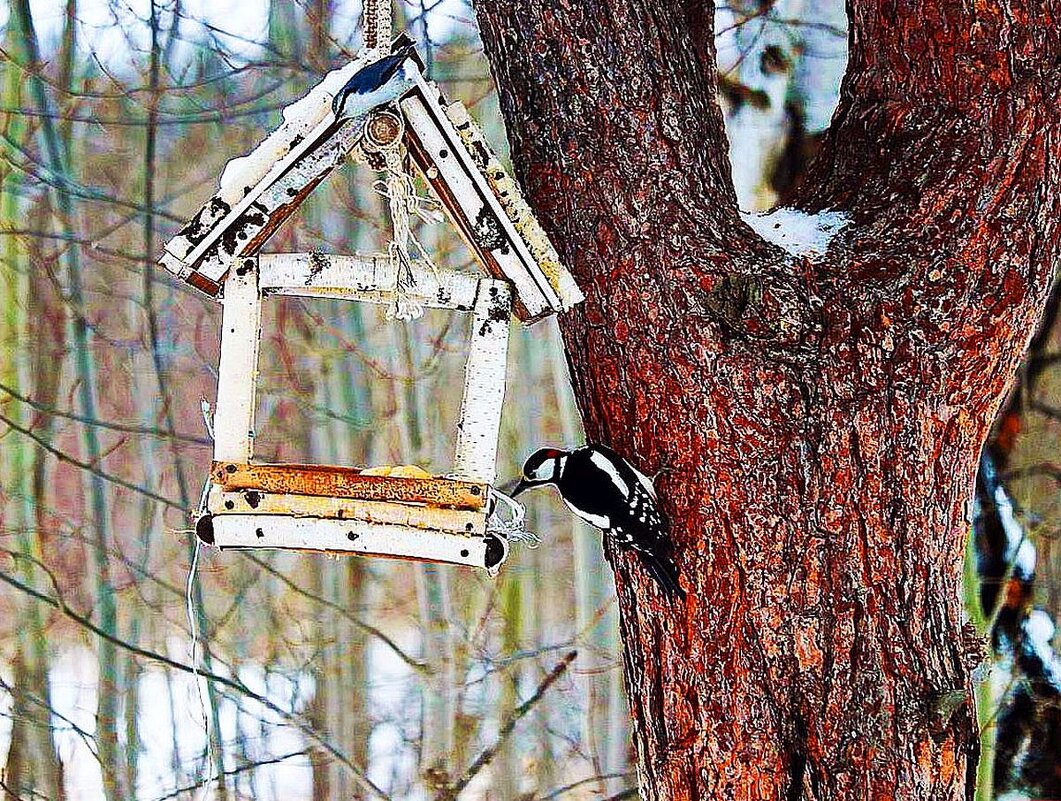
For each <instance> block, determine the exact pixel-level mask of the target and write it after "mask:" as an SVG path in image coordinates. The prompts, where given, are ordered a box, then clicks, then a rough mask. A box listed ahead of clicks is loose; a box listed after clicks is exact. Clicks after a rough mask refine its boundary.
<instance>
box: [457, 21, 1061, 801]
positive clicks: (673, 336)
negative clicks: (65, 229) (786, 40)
mask: <svg viewBox="0 0 1061 801" xmlns="http://www.w3.org/2000/svg"><path fill="white" fill-rule="evenodd" d="M1059 5H1061V4H1059V3H1058V2H1057V0H1041V1H1040V2H1029V3H1008V4H998V5H995V6H991V7H989V8H985V6H984V5H983V4H981V5H978V6H975V8H974V4H973V2H971V0H956V1H955V2H949V3H934V2H928V0H923V1H919V0H853V2H849V5H848V8H849V16H850V24H851V34H850V42H851V54H850V67H849V71H848V75H847V76H846V77H845V80H844V84H843V90H842V93H841V100H840V107H839V109H838V111H837V114H836V117H835V118H834V123H833V127H832V129H831V130H830V132H829V134H828V136H827V138H826V141H825V144H824V146H823V148H822V153H821V155H820V156H819V158H818V160H817V162H816V164H815V165H814V166H813V167H812V168H811V171H810V174H809V176H808V178H807V180H806V181H805V182H804V184H803V186H802V187H801V188H800V189H798V190H797V192H796V195H795V204H796V205H797V206H798V207H799V208H802V209H804V210H805V211H807V212H809V213H813V212H817V211H821V210H837V211H842V212H844V213H846V214H847V215H848V217H849V218H850V220H851V223H850V224H849V225H848V226H846V227H845V228H844V229H843V230H842V231H841V232H840V233H839V234H838V235H837V236H836V237H835V238H834V239H833V241H832V242H831V244H830V246H829V248H828V250H827V252H826V253H825V254H824V255H822V256H820V257H814V258H810V257H806V256H794V255H791V254H789V253H786V252H784V251H782V250H780V249H779V248H777V247H775V246H773V245H771V244H769V243H768V242H766V241H765V240H763V239H761V238H760V237H759V236H758V235H757V234H755V233H754V232H753V231H752V230H751V229H750V228H749V227H748V226H746V225H745V224H744V223H743V222H742V221H741V218H740V216H739V214H738V210H737V207H736V201H735V198H734V194H733V189H732V186H731V184H730V178H729V167H728V163H727V160H726V148H727V143H726V139H725V133H724V130H723V126H722V118H721V114H720V112H719V109H718V106H717V103H716V101H715V93H716V77H715V61H714V45H713V25H712V19H713V8H712V7H711V5H710V4H706V3H693V2H685V3H677V4H675V3H671V2H666V1H665V0H615V2H609V3H599V2H591V0H567V1H566V2H563V3H559V2H557V3H548V4H546V3H541V2H535V1H533V0H505V2H502V1H501V0H478V2H477V12H478V16H479V21H480V27H481V30H482V36H483V41H484V43H485V45H486V51H487V55H488V57H489V58H490V61H491V64H492V66H493V69H494V74H495V77H496V78H497V82H498V86H499V89H500V96H501V104H502V111H503V113H504V116H505V120H506V123H507V126H508V133H509V137H510V140H511V144H512V154H513V162H514V164H515V167H516V170H517V173H518V175H519V176H520V178H521V179H522V183H523V185H524V187H525V188H526V190H527V193H528V196H529V199H530V201H531V203H532V204H533V206H534V207H535V209H536V211H537V213H538V214H539V216H540V218H541V219H542V222H543V224H544V225H545V227H546V229H547V230H548V232H549V233H550V235H551V236H552V238H553V241H554V243H555V244H556V245H557V247H558V249H559V250H560V252H561V254H562V255H563V256H564V257H565V259H566V260H567V262H568V265H569V266H570V267H571V268H572V270H573V272H574V273H575V275H576V277H577V278H578V279H579V282H580V284H581V286H582V288H583V290H584V291H585V293H586V296H587V300H586V303H585V304H584V305H583V306H582V307H580V308H579V309H578V310H576V311H574V312H572V313H569V314H568V315H566V316H565V319H564V320H563V321H562V329H563V335H564V341H565V346H566V348H567V354H568V360H569V363H570V366H571V374H572V379H573V383H574V385H575V392H576V397H577V398H578V402H579V405H580V408H581V411H582V415H583V418H584V422H585V426H586V432H587V436H588V437H589V438H590V439H591V440H594V441H600V442H604V443H607V444H609V445H611V446H613V447H615V448H616V450H618V451H619V452H621V453H623V454H625V455H627V456H628V457H630V458H632V459H633V461H634V462H635V463H636V464H637V465H638V466H639V467H640V468H641V469H642V470H644V471H645V472H647V473H652V472H655V471H656V470H658V469H659V468H661V467H667V468H668V470H667V472H666V473H665V474H664V475H663V476H662V477H661V479H660V482H659V484H660V488H661V495H662V496H663V498H664V501H663V503H664V508H665V509H666V511H667V512H668V513H669V515H670V517H671V519H672V521H673V524H674V529H675V536H676V538H677V540H678V543H679V561H680V564H681V567H682V572H683V576H684V580H685V582H686V586H687V589H689V590H690V595H689V599H688V602H687V604H686V606H685V608H683V609H678V608H675V607H672V606H669V605H668V604H667V603H666V602H664V601H663V600H662V599H661V598H660V597H659V595H658V594H657V593H656V592H655V590H654V589H652V583H651V580H650V579H648V578H646V577H645V576H644V575H643V574H642V573H641V572H640V569H639V568H638V567H637V566H636V564H635V563H634V562H633V561H628V560H627V559H626V558H625V557H623V556H618V557H616V558H615V559H614V560H613V561H614V566H615V569H616V584H617V588H618V594H619V599H620V612H621V630H622V635H623V642H624V665H625V674H626V682H627V688H628V695H629V699H630V705H631V716H632V719H633V732H634V740H635V744H636V746H637V752H638V761H639V773H640V779H641V788H642V793H643V795H644V796H645V797H647V798H653V799H697V798H703V799H708V798H731V799H748V800H749V801H751V800H752V799H755V800H756V801H757V800H758V799H764V798H777V799H798V798H806V799H815V800H816V801H817V799H860V800H861V799H869V798H895V799H900V801H914V799H917V801H921V799H937V798H938V799H958V798H963V797H967V795H968V794H971V793H972V791H973V788H972V778H971V772H975V761H976V757H977V748H978V739H977V732H976V727H975V722H974V721H975V717H974V715H973V714H972V709H971V701H970V699H971V694H970V678H969V673H970V668H971V667H972V666H973V665H974V664H976V662H977V661H978V660H979V659H980V649H979V644H978V642H976V640H975V638H974V637H973V636H972V633H971V631H969V630H968V629H967V628H966V627H965V626H964V625H963V615H962V609H961V602H960V597H961V596H960V582H961V574H962V553H963V548H964V544H965V541H966V539H967V537H968V526H969V521H968V507H967V504H968V501H969V499H970V498H971V495H972V482H973V477H974V475H975V470H976V463H977V456H978V453H979V450H980V448H981V446H982V444H983V442H984V439H985V437H986V434H987V431H988V427H989V425H990V422H991V420H992V419H993V417H994V414H995V412H996V411H997V408H998V406H999V404H1000V402H1001V399H1002V396H1003V393H1004V392H1005V389H1006V387H1007V386H1008V385H1009V383H1010V381H1011V379H1012V377H1013V375H1014V372H1015V369H1016V366H1017V364H1018V361H1019V358H1020V355H1021V353H1022V351H1023V350H1024V348H1025V347H1026V345H1027V342H1028V340H1029V338H1030V337H1031V335H1032V333H1033V329H1034V327H1035V322H1036V320H1037V319H1038V316H1039V314H1040V312H1041V308H1042V305H1043V303H1044V301H1045V298H1046V293H1047V288H1048V284H1049V281H1050V277H1051V275H1052V274H1053V271H1054V268H1055V266H1056V264H1057V261H1058V249H1059V225H1058V220H1061V213H1059V212H1061V208H1059V205H1061V202H1059V199H1061V192H1059V189H1061V174H1059V171H1061V167H1059V165H1061V158H1059V156H1061V110H1059V108H1058V106H1057V104H1056V100H1055V98H1056V97H1057V96H1058V95H1059V94H1061V92H1059V90H1061V66H1059V64H1061V62H1059V56H1061V43H1059V37H1061V33H1059V31H1061V25H1059V24H1058V23H1059V22H1061V20H1059V19H1058V17H1059Z"/></svg>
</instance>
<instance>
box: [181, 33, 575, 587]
mask: <svg viewBox="0 0 1061 801" xmlns="http://www.w3.org/2000/svg"><path fill="white" fill-rule="evenodd" d="M406 41H408V40H405V39H404V37H400V38H399V40H397V41H396V42H395V44H394V46H393V48H392V52H393V51H396V50H397V49H398V48H399V47H400V46H401V45H402V44H404V42H406ZM370 61H371V57H369V56H365V57H361V58H359V59H357V60H355V61H353V62H351V63H350V64H348V65H346V66H344V67H342V68H340V69H338V70H335V71H333V72H331V73H329V74H328V75H327V76H326V77H325V78H324V80H322V81H321V82H320V83H319V84H318V85H317V86H316V87H314V88H313V89H312V90H310V92H309V93H308V94H306V95H305V96H304V97H303V98H301V99H300V100H298V101H296V102H295V103H293V104H292V105H290V106H288V107H287V108H286V109H284V112H283V122H282V124H281V125H280V126H279V127H278V128H277V129H276V130H275V131H274V132H273V133H272V134H270V135H269V136H268V137H267V138H266V139H265V140H264V141H263V142H262V143H261V144H260V145H258V147H257V148H255V149H254V151H252V152H251V153H250V154H248V155H246V156H243V157H240V158H237V159H234V160H232V161H230V162H229V164H228V165H227V166H226V168H225V170H224V173H223V174H222V176H221V180H220V186H219V190H218V192H217V194H216V195H215V196H214V197H213V198H211V199H210V200H209V201H208V202H207V203H206V204H204V205H203V207H202V208H201V209H200V210H199V212H198V213H197V214H196V215H195V216H194V217H193V218H192V219H191V221H190V222H188V224H186V225H185V226H184V228H182V229H181V230H180V232H179V233H178V234H177V235H176V236H174V237H173V239H171V240H170V241H169V243H167V245H166V248H165V252H164V253H163V255H162V257H161V259H160V263H161V264H162V266H164V267H165V268H166V269H167V270H169V271H170V272H171V273H173V274H174V275H175V276H177V277H178V278H179V279H181V280H183V281H185V282H186V283H188V284H189V285H190V286H192V287H194V288H195V289H196V290H198V291H200V292H202V293H204V294H205V295H207V296H208V297H210V298H213V299H215V300H217V301H218V302H220V303H221V304H222V319H221V356H220V363H219V365H218V390H217V400H216V405H215V411H214V457H213V465H212V469H211V472H210V478H209V488H208V492H207V494H206V503H205V508H204V509H203V510H201V516H200V518H199V521H198V524H197V526H196V532H197V534H198V536H199V538H200V539H201V540H203V541H204V542H207V543H209V544H212V545H215V546H217V547H219V548H273V549H289V550H306V551H324V552H330V553H349V554H363V555H372V556H386V557H395V558H403V559H415V560H423V561H431V562H446V563H453V564H463V565H472V566H476V567H482V568H486V569H488V570H496V569H497V567H498V566H499V565H500V564H501V563H502V562H503V561H504V560H505V558H506V556H507V552H508V543H507V541H506V540H505V539H504V537H503V536H499V535H498V534H496V533H492V532H491V531H490V528H489V517H490V514H491V512H492V509H491V508H490V506H491V498H492V494H491V485H492V484H493V482H494V479H495V469H496V467H495V463H496V458H497V443H498V433H499V427H500V423H501V406H502V402H503V399H504V391H505V374H506V358H507V350H508V333H509V323H510V320H511V317H512V316H513V314H515V315H516V316H517V317H518V318H519V319H520V320H521V321H522V322H524V323H526V324H529V323H532V322H535V321H537V320H540V319H542V318H544V317H546V316H549V315H551V314H555V313H557V312H559V311H563V310H566V309H568V308H570V307H571V306H572V305H574V304H576V303H578V302H580V301H581V300H582V295H581V293H580V292H579V290H578V287H577V285H576V284H575V282H574V280H573V279H572V277H571V275H570V274H569V273H568V272H567V270H566V269H565V268H564V267H563V265H562V264H561V262H560V259H559V257H558V256H557V254H556V252H555V250H554V249H553V247H552V245H551V244H550V243H549V240H548V238H547V237H546V235H545V234H544V232H543V231H542V229H541V227H540V226H539V224H538V222H537V220H536V219H535V218H534V215H533V213H532V212H531V210H530V208H529V207H528V206H527V204H526V203H525V202H524V200H523V198H522V196H521V194H520V192H519V189H518V187H517V186H516V184H515V183H514V182H513V181H512V179H511V178H510V177H509V175H508V173H507V172H506V171H505V169H504V168H503V167H502V165H501V163H500V161H498V159H497V157H496V156H495V155H494V153H493V151H492V150H491V149H490V148H489V146H488V144H487V143H486V140H485V138H484V137H483V135H482V133H481V132H480V131H479V129H478V127H477V126H476V125H475V123H474V122H473V121H472V120H471V117H470V116H469V115H468V112H467V111H466V110H465V109H464V107H463V106H462V105H460V104H459V103H452V104H450V103H447V102H446V100H445V98H444V96H443V95H442V93H441V91H440V90H439V88H438V87H437V86H436V85H435V84H433V83H432V82H430V81H428V80H426V79H425V78H424V77H423V75H422V72H421V70H422V68H423V67H422V64H421V63H420V62H419V61H417V60H416V59H415V57H413V56H411V57H410V59H409V63H408V64H407V66H408V67H409V68H410V69H413V70H415V80H414V81H413V85H412V86H411V88H410V89H408V91H406V92H405V93H404V94H403V95H402V96H400V97H397V98H395V99H394V101H393V102H391V103H388V104H386V105H385V106H382V107H378V108H376V109H373V110H371V111H369V112H367V113H366V114H364V115H362V116H361V117H355V118H353V119H340V120H336V119H335V117H334V116H333V114H332V111H331V100H332V98H333V96H334V95H335V93H336V92H338V91H339V90H340V89H341V88H342V87H343V86H344V85H345V83H346V82H347V81H348V80H349V79H350V77H351V76H353V75H354V74H355V73H356V72H357V71H358V70H359V69H361V68H362V67H364V66H366V65H367V64H369V63H370ZM398 139H400V144H401V147H402V152H403V153H407V154H408V157H409V161H411V163H412V164H413V165H414V166H415V168H416V169H417V171H418V172H419V173H420V174H421V175H422V176H423V178H424V180H425V182H426V183H427V184H428V185H429V186H430V187H431V188H432V190H433V192H434V193H435V195H436V196H437V198H438V200H439V201H440V203H441V205H442V207H443V209H444V210H445V212H446V216H447V217H448V220H449V222H450V223H451V224H452V225H453V226H454V227H455V228H456V230H457V231H458V232H459V233H460V235H461V237H462V238H463V239H464V240H465V241H466V242H467V244H468V246H469V248H470V250H471V252H472V253H473V254H474V255H475V257H476V259H477V261H478V263H479V265H480V266H481V267H482V270H483V273H482V274H472V273H465V272H456V271H452V270H441V269H433V270H428V269H424V268H422V267H418V266H417V265H415V264H413V265H412V266H409V265H405V267H406V268H408V272H409V273H410V275H404V276H402V275H399V272H400V268H399V267H398V266H396V264H395V262H394V259H393V258H391V257H390V256H389V255H386V254H383V255H368V256H366V255H324V254H319V253H273V254H269V253H263V252H262V248H263V246H264V245H265V244H266V242H267V241H268V240H269V238H270V237H271V236H272V234H274V233H275V232H276V231H277V230H278V228H279V227H280V225H281V224H282V223H283V222H284V221H285V220H287V219H288V218H289V217H290V216H291V214H292V213H293V212H294V211H295V209H297V208H298V206H299V205H300V204H301V203H302V202H303V201H304V200H305V198H306V197H307V196H308V195H309V194H310V192H312V190H313V189H314V188H315V187H316V186H317V185H319V184H320V183H321V181H323V180H324V178H325V177H327V175H328V174H329V173H330V172H331V171H332V170H333V169H334V168H335V167H336V166H337V165H338V164H339V163H340V162H341V161H342V160H343V159H344V158H345V157H346V156H347V155H348V154H350V153H351V152H352V151H354V150H355V148H357V149H360V151H361V152H362V153H368V154H371V153H372V152H374V151H377V152H378V151H379V149H380V148H386V147H388V146H391V145H392V144H395V140H398ZM370 163H371V162H370ZM410 278H411V281H410V280H409V279H410ZM271 295H299V296H304V297H314V298H338V299H343V300H349V301H352V302H362V303H394V302H395V300H396V298H397V297H398V296H399V295H401V296H402V297H404V298H405V299H406V300H408V301H411V302H414V303H416V304H418V305H419V306H420V307H424V308H436V309H448V310H451V311H453V312H456V313H461V314H466V315H470V316H471V318H472V325H471V337H470V342H469V345H468V358H467V365H466V370H465V381H464V395H463V398H462V401H461V407H460V417H459V422H458V429H457V437H456V447H455V454H454V462H453V469H452V471H451V472H450V473H448V474H447V475H445V476H426V477H423V476H416V475H413V476H409V475H399V476H396V475H378V474H374V473H376V472H377V471H372V470H370V471H367V472H366V471H365V470H362V469H358V468H354V467H349V466H326V465H300V464H259V463H257V462H255V461H254V458H253V457H254V412H255V387H256V378H257V373H258V343H259V340H260V337H261V319H262V303H263V302H264V301H267V300H268V298H269V296H271ZM395 324H396V325H397V324H400V323H397V322H396V323H395Z"/></svg>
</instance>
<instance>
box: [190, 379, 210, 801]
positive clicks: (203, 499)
mask: <svg viewBox="0 0 1061 801" xmlns="http://www.w3.org/2000/svg"><path fill="white" fill-rule="evenodd" d="M199 408H200V410H201V411H202V413H203V424H204V425H205V426H206V433H207V434H209V435H210V439H214V427H213V425H212V423H211V414H210V401H208V400H207V399H206V398H205V397H203V396H200V398H199ZM209 495H210V479H209V478H207V480H206V481H204V482H203V491H202V492H201V493H199V509H198V516H200V517H201V516H202V515H204V514H206V511H207V510H206V504H207V499H208V498H209ZM192 536H194V537H195V552H194V553H193V554H192V564H191V567H189V568H188V584H187V586H186V587H185V592H184V611H185V614H186V615H187V618H188V632H189V633H190V634H191V666H192V681H194V682H195V691H196V693H197V694H198V695H199V711H200V712H201V713H202V715H203V731H204V732H206V777H205V778H204V779H203V785H202V791H201V793H200V795H199V801H204V799H205V798H206V794H207V793H208V792H209V791H210V785H212V784H213V783H214V781H215V780H217V778H218V777H217V776H216V775H215V774H214V738H213V726H212V718H211V716H210V710H209V708H208V707H207V704H206V698H204V697H203V687H202V682H201V681H200V678H199V623H198V617H197V616H196V614H195V611H196V610H195V596H194V594H193V592H192V590H193V588H194V586H195V580H196V578H197V576H198V571H199V551H200V550H201V549H202V547H203V543H202V540H200V539H199V537H198V536H197V535H196V533H195V530H194V529H193V530H192Z"/></svg>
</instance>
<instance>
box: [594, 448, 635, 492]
mask: <svg viewBox="0 0 1061 801" xmlns="http://www.w3.org/2000/svg"><path fill="white" fill-rule="evenodd" d="M589 460H590V461H591V462H593V464H595V465H597V467H599V468H600V469H601V470H603V471H604V472H605V473H607V474H608V477H609V478H610V479H611V480H612V481H613V482H614V484H615V486H617V487H618V488H619V492H621V493H622V495H623V497H624V498H625V497H628V496H629V495H630V488H629V487H628V486H626V482H625V481H623V479H622V478H621V477H620V476H619V471H618V470H616V469H615V465H613V464H612V462H611V459H609V458H608V457H607V456H605V455H604V454H603V453H600V452H598V451H593V452H592V453H591V454H590V455H589Z"/></svg>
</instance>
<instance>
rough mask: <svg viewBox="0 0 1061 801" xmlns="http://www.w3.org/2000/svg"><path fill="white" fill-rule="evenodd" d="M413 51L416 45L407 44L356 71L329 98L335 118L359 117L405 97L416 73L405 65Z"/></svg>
mask: <svg viewBox="0 0 1061 801" xmlns="http://www.w3.org/2000/svg"><path fill="white" fill-rule="evenodd" d="M415 52H416V47H415V45H413V43H412V42H408V43H406V44H403V45H401V46H400V47H399V48H398V49H397V50H395V51H394V52H393V53H391V54H390V55H387V56H384V57H383V58H381V59H379V60H378V61H373V62H372V63H371V64H368V65H366V66H364V67H362V68H361V69H359V70H358V71H357V72H355V73H354V74H353V76H352V77H351V78H350V80H348V81H347V82H346V84H345V85H344V86H343V88H342V89H340V90H339V91H338V93H337V94H336V95H335V97H334V98H333V99H332V112H333V113H334V114H335V118H336V119H341V118H343V117H359V116H361V115H362V114H365V113H366V112H368V111H371V110H372V109H374V108H376V107H377V106H381V105H384V104H385V103H390V102H391V101H393V100H397V99H398V98H399V97H401V96H402V95H403V94H405V92H406V91H407V90H408V89H409V88H410V87H411V86H412V80H413V77H414V72H415V70H409V69H407V68H406V65H407V62H409V60H410V59H411V58H412V57H413V55H414V54H415ZM414 66H415V65H414Z"/></svg>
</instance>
